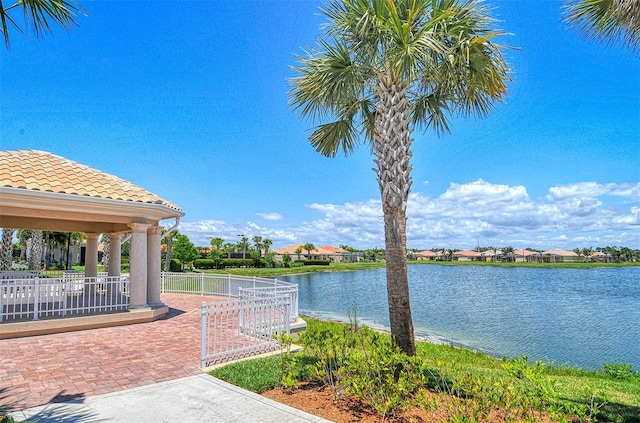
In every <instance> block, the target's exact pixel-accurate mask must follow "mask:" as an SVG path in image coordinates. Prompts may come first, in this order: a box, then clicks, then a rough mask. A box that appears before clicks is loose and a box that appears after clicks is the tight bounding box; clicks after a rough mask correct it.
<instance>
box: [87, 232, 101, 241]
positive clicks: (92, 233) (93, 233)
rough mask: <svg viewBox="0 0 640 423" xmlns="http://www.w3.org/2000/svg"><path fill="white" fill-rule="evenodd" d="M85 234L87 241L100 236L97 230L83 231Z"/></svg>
mask: <svg viewBox="0 0 640 423" xmlns="http://www.w3.org/2000/svg"><path fill="white" fill-rule="evenodd" d="M85 236H86V237H87V241H89V240H97V239H98V238H100V234H99V233H97V232H85Z"/></svg>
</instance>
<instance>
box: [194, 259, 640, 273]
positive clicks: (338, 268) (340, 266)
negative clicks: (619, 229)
mask: <svg viewBox="0 0 640 423" xmlns="http://www.w3.org/2000/svg"><path fill="white" fill-rule="evenodd" d="M408 263H409V264H419V265H425V266H432V265H441V266H498V267H535V268H539V267H543V268H550V269H559V268H573V269H591V268H599V267H630V266H640V262H638V263H630V262H624V263H581V262H576V263H570V262H565V263H502V262H484V261H473V262H472V261H427V260H420V261H413V260H412V261H409V262H408ZM384 267H385V262H384V261H377V262H358V263H331V264H330V265H328V266H300V267H290V268H285V267H277V268H253V267H246V268H225V269H219V270H205V271H204V272H206V273H218V274H229V273H230V274H232V275H238V276H264V277H278V276H282V275H295V274H300V273H313V272H347V271H354V270H369V269H382V268H384Z"/></svg>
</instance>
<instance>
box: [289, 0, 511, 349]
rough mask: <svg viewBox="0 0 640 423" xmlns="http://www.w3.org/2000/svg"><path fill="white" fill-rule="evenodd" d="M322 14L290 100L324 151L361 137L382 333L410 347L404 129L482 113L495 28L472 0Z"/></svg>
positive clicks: (334, 2)
mask: <svg viewBox="0 0 640 423" xmlns="http://www.w3.org/2000/svg"><path fill="white" fill-rule="evenodd" d="M322 12H323V13H324V15H326V16H327V17H328V18H329V23H328V24H327V25H326V26H325V28H326V31H325V33H324V35H323V37H322V38H321V39H320V40H319V48H318V49H314V50H311V51H309V52H308V53H307V54H308V57H303V58H299V60H300V65H299V66H298V67H296V68H294V69H295V70H296V71H297V72H298V73H299V75H298V76H296V77H294V78H293V79H292V80H291V84H292V89H291V92H290V101H291V103H292V105H293V107H294V109H295V110H296V111H298V112H299V113H300V115H301V116H302V117H303V118H311V119H312V120H313V121H314V122H315V121H321V122H323V123H321V124H320V125H319V126H317V127H316V128H315V130H314V131H313V133H312V134H311V136H310V138H309V139H310V141H311V144H312V146H313V147H315V149H316V150H317V151H318V152H319V153H321V154H323V155H324V156H327V157H335V156H336V154H337V153H338V151H342V152H344V153H345V154H349V153H351V152H352V151H354V149H355V148H356V147H357V146H358V145H359V144H361V143H365V144H368V145H370V146H371V148H372V150H373V153H374V155H375V159H374V162H375V163H376V165H377V167H376V169H375V172H376V175H377V179H378V185H379V188H380V194H381V198H382V209H383V214H384V228H385V229H384V231H385V247H386V260H387V261H386V266H387V296H388V301H389V316H390V323H391V333H392V336H393V339H394V341H395V342H396V343H397V344H398V345H399V346H400V347H401V348H402V349H403V350H404V351H405V352H407V353H408V354H415V342H414V335H413V322H412V318H411V308H410V306H409V285H408V279H407V264H406V241H407V235H406V222H407V217H406V210H407V200H408V197H409V192H410V188H411V176H410V173H411V169H412V167H411V166H410V164H409V160H410V159H411V156H412V153H411V143H412V141H413V139H412V134H413V131H414V129H415V128H416V127H423V128H424V129H427V128H428V127H430V126H431V127H433V128H434V129H435V131H436V132H437V133H445V132H447V131H448V129H449V120H448V114H449V113H451V112H457V113H460V114H462V115H473V114H477V115H480V116H484V115H486V114H488V113H489V112H490V111H491V110H492V108H493V107H492V106H493V101H496V100H501V99H502V98H503V97H504V96H505V95H506V82H507V81H508V80H509V76H508V72H509V69H508V66H507V64H506V63H505V61H504V59H503V57H502V51H501V46H499V45H498V44H495V43H494V42H493V39H494V37H495V36H498V35H502V33H501V32H498V31H497V30H495V29H494V28H493V25H494V23H495V21H494V19H493V18H491V16H490V11H489V9H488V8H487V6H484V5H482V4H480V3H479V2H478V1H476V0H470V1H468V2H459V1H458V0H329V4H328V6H326V7H325V8H324V9H323V10H322ZM327 120H328V121H329V122H328V123H324V122H325V121H327Z"/></svg>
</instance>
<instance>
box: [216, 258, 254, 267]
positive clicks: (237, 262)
mask: <svg viewBox="0 0 640 423" xmlns="http://www.w3.org/2000/svg"><path fill="white" fill-rule="evenodd" d="M252 263H253V260H251V259H236V258H231V259H230V258H226V259H223V260H222V267H251V264H252Z"/></svg>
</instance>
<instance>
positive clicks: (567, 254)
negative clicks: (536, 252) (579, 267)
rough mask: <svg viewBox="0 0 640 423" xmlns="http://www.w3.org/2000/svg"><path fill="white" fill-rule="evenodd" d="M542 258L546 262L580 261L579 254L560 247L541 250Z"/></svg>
mask: <svg viewBox="0 0 640 423" xmlns="http://www.w3.org/2000/svg"><path fill="white" fill-rule="evenodd" d="M540 254H542V259H543V261H545V262H548V263H557V262H564V261H581V258H580V256H579V255H577V254H576V253H574V252H573V251H568V250H563V249H560V248H554V249H553V250H547V251H543V252H542V253H540Z"/></svg>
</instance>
